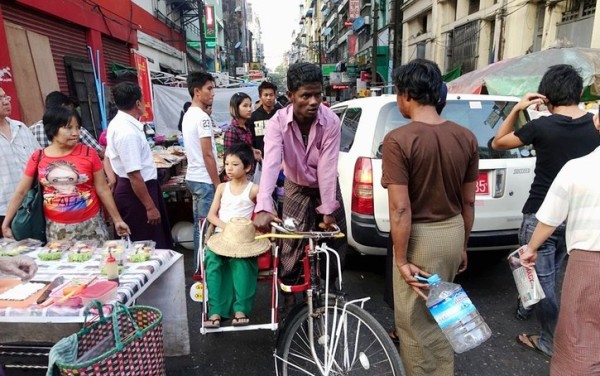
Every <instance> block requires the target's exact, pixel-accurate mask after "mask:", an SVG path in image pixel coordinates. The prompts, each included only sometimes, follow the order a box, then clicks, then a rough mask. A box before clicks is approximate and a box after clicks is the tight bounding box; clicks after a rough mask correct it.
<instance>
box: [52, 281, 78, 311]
mask: <svg viewBox="0 0 600 376" xmlns="http://www.w3.org/2000/svg"><path fill="white" fill-rule="evenodd" d="M83 283H84V282H83V281H81V280H71V281H67V282H65V283H63V284H62V285H60V286H59V287H57V288H55V289H54V290H53V291H52V293H51V294H50V297H51V298H53V299H54V303H53V304H55V305H58V306H67V307H80V306H81V293H78V294H75V295H72V296H70V297H69V298H68V299H66V300H64V301H62V302H61V301H60V300H61V299H62V298H64V297H65V295H67V294H65V288H67V287H75V286H77V285H81V284H83Z"/></svg>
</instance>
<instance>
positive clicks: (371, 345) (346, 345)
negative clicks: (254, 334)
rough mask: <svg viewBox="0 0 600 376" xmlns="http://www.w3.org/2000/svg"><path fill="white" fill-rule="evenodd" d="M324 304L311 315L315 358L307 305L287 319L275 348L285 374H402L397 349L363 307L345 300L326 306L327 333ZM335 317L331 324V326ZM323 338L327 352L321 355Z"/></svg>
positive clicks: (397, 375)
mask: <svg viewBox="0 0 600 376" xmlns="http://www.w3.org/2000/svg"><path fill="white" fill-rule="evenodd" d="M324 311H325V308H324V307H322V308H319V309H317V312H318V314H317V315H315V316H316V317H315V318H314V319H313V331H314V343H315V345H314V346H315V353H316V355H317V358H318V359H315V358H314V356H313V354H312V351H311V346H310V340H309V338H310V337H309V331H308V330H309V328H308V326H309V321H308V306H304V307H303V308H302V309H301V310H300V311H299V312H298V313H297V314H296V315H295V316H294V317H292V318H291V319H290V321H289V324H288V325H286V327H285V328H284V333H283V337H282V340H281V342H280V343H279V348H278V353H277V354H278V358H279V359H278V361H277V362H276V363H277V367H278V369H279V371H280V372H281V373H280V374H282V375H284V376H288V375H322V374H323V373H325V374H327V375H378V376H379V375H394V376H401V375H404V374H405V373H404V367H403V366H402V361H401V360H400V355H399V354H398V350H397V349H396V347H395V346H394V343H393V342H392V341H391V339H390V338H389V336H388V334H387V332H386V331H385V329H384V328H383V327H382V326H381V324H379V322H377V320H375V318H374V317H373V316H371V315H370V314H369V313H368V312H367V311H365V310H364V309H362V308H360V307H358V306H356V305H353V304H349V305H348V306H347V308H346V311H345V313H342V307H338V306H332V307H329V312H328V326H329V328H328V329H327V335H325V314H324V313H325V312H324ZM334 319H335V328H334ZM325 342H327V344H328V347H329V349H328V351H329V352H328V353H329V354H330V356H328V357H326V356H325Z"/></svg>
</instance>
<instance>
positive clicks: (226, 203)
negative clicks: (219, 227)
mask: <svg viewBox="0 0 600 376" xmlns="http://www.w3.org/2000/svg"><path fill="white" fill-rule="evenodd" d="M251 189H252V182H251V181H249V182H248V184H247V185H246V187H245V188H244V191H243V192H242V193H240V194H239V195H237V196H236V195H234V194H233V192H231V182H229V181H228V182H227V183H225V189H223V196H221V206H220V208H219V218H220V219H221V220H222V221H223V222H225V223H227V222H229V220H231V218H234V217H243V218H248V219H250V218H251V217H252V213H254V202H252V200H251V199H250V190H251Z"/></svg>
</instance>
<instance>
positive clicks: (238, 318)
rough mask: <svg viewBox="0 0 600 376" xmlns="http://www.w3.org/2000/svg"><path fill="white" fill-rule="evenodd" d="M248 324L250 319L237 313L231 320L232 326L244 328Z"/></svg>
mask: <svg viewBox="0 0 600 376" xmlns="http://www.w3.org/2000/svg"><path fill="white" fill-rule="evenodd" d="M248 324H250V319H249V318H248V317H247V316H246V315H245V314H244V313H242V312H237V313H236V314H235V317H234V318H233V319H232V320H231V325H232V326H246V325H248Z"/></svg>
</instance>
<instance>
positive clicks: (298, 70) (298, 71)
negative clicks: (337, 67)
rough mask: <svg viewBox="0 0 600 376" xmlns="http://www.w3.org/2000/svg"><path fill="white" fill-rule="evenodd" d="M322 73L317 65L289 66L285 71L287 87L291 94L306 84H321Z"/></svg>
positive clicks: (297, 64)
mask: <svg viewBox="0 0 600 376" xmlns="http://www.w3.org/2000/svg"><path fill="white" fill-rule="evenodd" d="M322 83H323V73H322V72H321V69H320V68H319V66H318V65H316V64H313V63H296V64H292V65H290V67H289V68H288V71H287V87H288V90H289V91H291V92H292V93H293V92H295V91H296V90H298V89H300V87H301V86H302V85H306V84H322Z"/></svg>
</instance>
